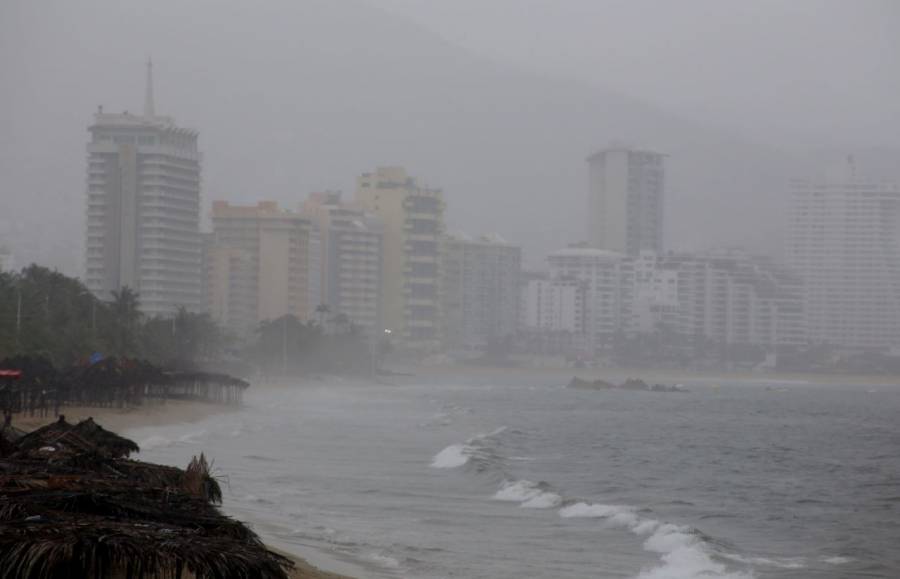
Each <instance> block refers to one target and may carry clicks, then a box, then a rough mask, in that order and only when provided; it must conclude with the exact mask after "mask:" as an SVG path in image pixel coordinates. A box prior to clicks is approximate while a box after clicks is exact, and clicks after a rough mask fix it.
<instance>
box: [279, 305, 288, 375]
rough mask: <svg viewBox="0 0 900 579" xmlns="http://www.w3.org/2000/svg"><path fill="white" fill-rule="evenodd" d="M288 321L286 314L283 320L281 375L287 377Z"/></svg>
mask: <svg viewBox="0 0 900 579" xmlns="http://www.w3.org/2000/svg"><path fill="white" fill-rule="evenodd" d="M287 319H288V315H287V314H285V315H284V317H282V318H281V375H282V376H287Z"/></svg>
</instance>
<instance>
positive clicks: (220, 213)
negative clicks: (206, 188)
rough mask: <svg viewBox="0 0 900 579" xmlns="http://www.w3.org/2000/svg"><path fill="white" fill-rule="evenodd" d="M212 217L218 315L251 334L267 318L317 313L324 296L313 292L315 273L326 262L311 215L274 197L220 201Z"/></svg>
mask: <svg viewBox="0 0 900 579" xmlns="http://www.w3.org/2000/svg"><path fill="white" fill-rule="evenodd" d="M212 222H213V241H212V244H211V248H210V250H209V257H208V258H207V261H208V264H209V265H208V272H209V282H208V288H209V289H208V291H209V297H208V299H209V311H210V313H211V314H212V316H213V318H214V319H215V320H216V321H218V322H219V323H221V324H223V325H224V326H225V327H227V328H228V329H230V330H231V331H232V332H234V333H235V334H237V335H239V336H243V337H246V336H248V335H249V334H250V333H251V332H252V331H253V330H254V329H255V328H256V327H257V325H258V324H259V322H261V321H265V320H274V319H277V318H280V317H281V316H284V315H293V316H296V317H297V318H299V319H301V320H305V319H309V318H311V317H312V316H313V314H314V312H315V308H316V306H317V305H318V301H317V298H318V296H315V295H311V284H310V279H311V278H312V277H314V276H318V275H319V272H320V267H319V262H318V259H317V257H316V256H317V255H318V251H319V250H318V246H317V245H316V243H317V236H318V233H317V232H316V230H315V228H314V226H313V223H312V221H311V220H309V219H307V218H305V217H303V216H301V215H300V214H298V213H295V212H292V211H285V210H282V209H280V208H279V207H278V204H277V203H275V202H274V201H261V202H259V203H258V204H256V205H255V206H236V205H230V204H229V203H227V202H225V201H215V202H213V206H212ZM311 257H312V258H313V259H311ZM315 287H316V286H315V285H312V288H315Z"/></svg>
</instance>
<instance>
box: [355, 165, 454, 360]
mask: <svg viewBox="0 0 900 579" xmlns="http://www.w3.org/2000/svg"><path fill="white" fill-rule="evenodd" d="M355 202H356V204H357V205H358V206H359V207H361V208H363V209H364V210H366V211H368V212H370V213H372V214H374V215H376V216H378V217H379V218H380V219H381V221H382V223H383V224H384V245H383V259H382V276H381V315H382V321H383V325H384V327H385V329H388V330H390V331H391V332H392V334H393V335H394V336H396V337H397V338H399V341H400V342H402V343H403V344H404V345H406V346H408V347H410V348H415V349H419V350H422V351H437V350H439V349H440V347H441V339H442V335H441V319H442V316H441V311H440V284H441V272H440V266H441V264H440V262H441V259H440V258H441V249H440V243H441V237H442V235H443V233H444V197H443V193H442V191H441V190H440V189H433V188H429V187H426V186H423V185H421V184H420V183H419V182H418V181H417V180H416V179H415V178H413V177H411V176H410V175H408V174H407V173H406V170H405V169H403V168H402V167H378V168H377V169H376V170H375V171H374V172H371V173H363V174H362V175H360V176H359V178H358V179H357V188H356V197H355Z"/></svg>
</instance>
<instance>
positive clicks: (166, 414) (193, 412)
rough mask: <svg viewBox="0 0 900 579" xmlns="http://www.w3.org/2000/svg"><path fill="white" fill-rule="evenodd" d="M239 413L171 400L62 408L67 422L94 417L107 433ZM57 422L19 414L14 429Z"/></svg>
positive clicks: (51, 417)
mask: <svg viewBox="0 0 900 579" xmlns="http://www.w3.org/2000/svg"><path fill="white" fill-rule="evenodd" d="M237 410H238V408H237V407H234V406H226V405H224V404H210V403H208V402H198V401H192V400H169V401H167V402H166V403H165V404H145V405H143V406H132V407H128V408H108V407H98V406H64V407H62V408H60V414H63V415H65V417H66V420H68V421H69V422H73V423H74V422H78V421H80V420H84V419H85V418H93V419H94V420H95V421H96V422H97V423H99V424H100V425H101V426H103V427H104V428H106V429H108V430H112V431H114V432H123V431H125V430H128V429H129V428H144V427H148V426H163V425H166V424H176V423H179V422H191V421H194V420H200V419H202V418H205V417H207V416H211V415H213V414H226V413H230V412H236V411H237ZM55 420H56V416H55V415H54V414H53V412H50V413H48V414H47V416H45V417H43V418H42V417H40V416H38V414H37V413H35V415H34V416H28V415H27V414H16V415H14V416H13V426H15V427H16V428H21V429H22V430H27V431H30V430H34V429H35V428H39V427H41V426H43V425H45V424H48V423H50V422H53V421H55Z"/></svg>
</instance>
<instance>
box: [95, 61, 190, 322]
mask: <svg viewBox="0 0 900 579" xmlns="http://www.w3.org/2000/svg"><path fill="white" fill-rule="evenodd" d="M152 75H153V69H152V65H151V63H149V62H148V63H147V95H146V101H145V104H144V112H143V114H141V115H135V114H130V113H128V112H127V111H126V112H124V113H122V114H109V113H104V112H103V109H102V107H101V108H100V109H99V110H98V112H97V114H95V115H94V122H93V124H91V126H90V127H89V131H90V133H91V141H90V142H89V143H88V145H87V154H88V167H87V173H88V175H87V228H86V229H87V231H86V237H87V239H86V242H87V243H86V254H85V269H86V271H85V282H86V284H87V287H88V288H89V289H90V290H91V291H93V292H94V293H95V294H96V295H97V296H99V297H100V298H101V299H109V298H110V297H111V294H112V292H113V291H118V290H121V289H122V288H124V287H126V286H127V287H129V288H131V289H133V290H135V291H137V292H138V293H140V303H141V310H142V311H143V312H144V313H145V314H147V315H151V316H154V315H171V314H173V313H174V312H175V311H176V310H177V309H178V308H179V307H185V308H187V309H189V310H199V309H200V308H201V305H202V295H201V291H202V290H201V282H200V276H201V271H200V270H201V242H200V152H199V151H198V150H197V132H196V131H194V130H191V129H184V128H180V127H178V126H177V125H176V124H175V121H174V120H173V119H172V118H170V117H163V116H158V115H156V113H155V111H154V108H153V78H152Z"/></svg>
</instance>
